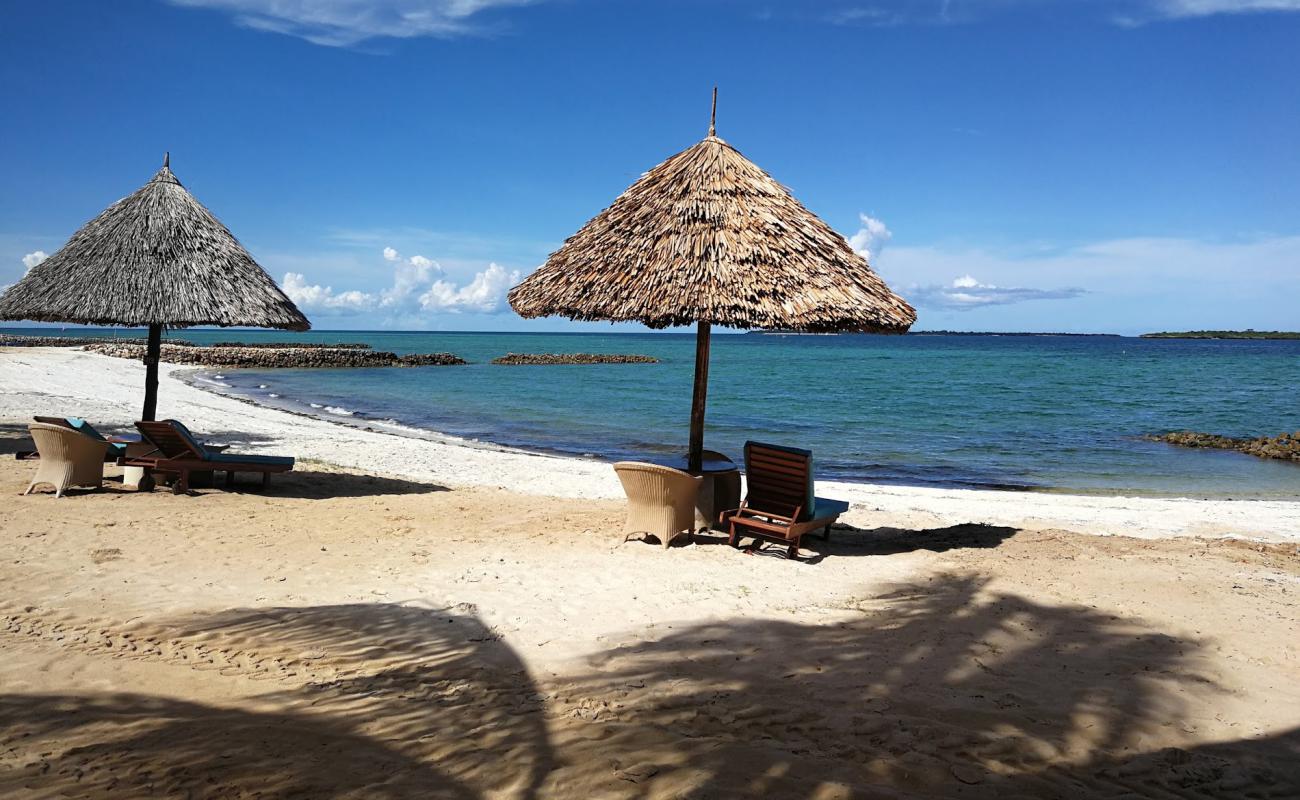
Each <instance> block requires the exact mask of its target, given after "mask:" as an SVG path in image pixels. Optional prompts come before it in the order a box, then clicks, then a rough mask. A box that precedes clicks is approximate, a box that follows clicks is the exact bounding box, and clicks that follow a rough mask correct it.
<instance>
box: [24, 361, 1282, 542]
mask: <svg viewBox="0 0 1300 800" xmlns="http://www.w3.org/2000/svg"><path fill="white" fill-rule="evenodd" d="M184 369H185V368H182V367H178V366H175V365H163V368H162V370H161V373H162V378H163V386H162V387H161V388H160V391H159V407H158V415H159V417H163V418H165V417H175V418H177V419H183V420H185V421H186V423H187V424H189V425H190V427H191V428H192V429H194V430H196V431H198V432H200V433H202V434H203V435H204V436H205V437H207V438H210V439H211V440H213V441H216V442H219V443H227V444H231V445H232V446H234V448H235V449H236V450H240V451H244V452H251V453H286V454H293V455H295V456H297V457H298V458H299V459H303V460H316V461H323V462H328V463H331V464H337V465H340V466H343V467H348V468H352V469H357V470H361V471H364V472H370V473H374V474H380V475H391V476H394V477H402V478H407V479H412V480H419V481H426V482H430V483H435V484H439V485H443V486H453V487H454V486H489V487H499V488H504V489H509V490H511V491H515V492H520V493H524V494H535V495H548V496H556V497H572V498H619V497H621V496H622V489H621V487H620V485H619V483H618V480H617V478H616V477H615V475H614V472H613V470H612V469H610V467H609V465H608V464H606V463H604V462H601V461H596V460H592V459H583V458H576V457H561V456H555V455H549V454H544V453H532V452H524V451H519V450H510V449H507V448H502V447H497V446H485V445H483V444H482V443H477V442H474V443H471V442H469V441H467V440H463V439H457V438H455V437H451V436H438V437H436V438H435V437H428V436H413V435H410V431H405V430H404V431H402V432H401V433H400V434H399V433H398V432H397V431H389V430H385V429H384V428H385V427H387V426H383V425H381V424H380V423H378V422H377V421H375V420H368V419H367V420H360V421H358V420H355V418H354V419H345V418H342V417H337V418H335V419H332V420H325V419H321V418H319V417H316V416H311V415H306V414H295V413H291V412H289V411H288V410H287V409H283V408H275V407H271V406H268V405H263V404H261V403H256V402H254V401H252V400H247V399H242V398H236V397H234V396H231V395H228V394H225V393H218V392H215V391H207V390H204V389H201V388H198V387H196V386H193V385H190V384H189V383H187V382H186V381H185V380H184V379H183V378H184V375H183V370H184ZM189 369H190V371H191V372H192V371H193V370H192V368H189ZM143 386H144V367H143V365H141V364H139V363H137V362H132V361H127V360H123V359H116V358H111V357H109V356H101V355H96V354H93V353H87V352H82V351H75V350H67V349H60V348H11V349H10V348H5V349H0V387H3V388H0V419H3V420H4V421H5V422H6V423H7V424H10V425H14V426H17V425H22V424H26V422H27V421H29V420H30V419H31V417H32V415H33V414H74V413H75V414H76V415H78V416H82V417H85V418H88V419H91V420H93V421H94V422H95V423H96V425H97V426H102V427H103V428H104V429H108V430H129V429H130V428H131V424H132V422H133V420H134V418H135V417H134V413H135V409H136V408H138V407H139V405H140V403H141V401H142V397H143ZM358 422H360V423H361V424H358ZM367 427H369V428H371V430H366V428H367ZM819 492H820V493H824V494H827V495H833V496H837V497H840V498H843V499H847V500H849V501H851V502H852V503H853V510H852V511H851V512H850V514H849V515H848V516H847V517H846V518H845V521H846V522H848V523H850V524H854V525H858V526H860V527H865V528H875V527H885V526H889V527H908V528H935V527H944V526H947V525H956V524H962V523H969V522H976V523H986V524H992V525H1012V526H1015V527H1021V528H1032V529H1046V528H1062V529H1066V530H1073V531H1078V532H1082V533H1101V534H1124V535H1128V536H1138V537H1146V538H1157V537H1167V536H1187V535H1191V536H1238V537H1244V538H1259V539H1267V540H1274V541H1300V502H1295V501H1287V500H1199V499H1165V498H1139V497H1114V496H1092V495H1087V496H1085V495H1069V494H1038V493H1008V492H999V491H991V490H974V489H934V488H921V487H908V486H890V485H877V484H856V483H837V482H831V481H823V482H819Z"/></svg>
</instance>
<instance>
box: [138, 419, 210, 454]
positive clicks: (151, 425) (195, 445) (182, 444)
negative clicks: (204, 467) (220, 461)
mask: <svg viewBox="0 0 1300 800" xmlns="http://www.w3.org/2000/svg"><path fill="white" fill-rule="evenodd" d="M135 427H136V429H137V430H139V431H140V435H141V436H143V437H144V438H145V441H147V442H149V444H151V445H153V446H154V447H156V448H158V452H160V453H162V454H163V455H164V456H165V457H167V458H198V459H204V460H206V459H207V458H208V451H207V450H205V449H203V445H202V444H200V443H199V442H198V440H196V439H195V438H194V436H193V435H192V434H191V433H190V431H189V429H188V428H186V427H185V426H184V425H182V424H181V423H179V422H177V421H176V420H174V419H164V420H161V421H159V422H144V421H141V422H137V423H136V424H135Z"/></svg>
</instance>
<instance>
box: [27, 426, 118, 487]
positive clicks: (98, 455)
mask: <svg viewBox="0 0 1300 800" xmlns="http://www.w3.org/2000/svg"><path fill="white" fill-rule="evenodd" d="M27 430H28V431H30V432H31V434H32V440H33V441H34V442H36V449H37V450H38V451H39V452H40V454H41V459H40V464H38V465H37V467H36V474H35V475H34V476H32V482H31V483H29V484H28V485H27V491H25V492H23V494H31V493H32V490H33V489H35V488H36V487H37V485H38V484H42V483H48V484H50V485H51V486H53V487H54V496H55V497H62V496H63V492H64V490H65V489H67V488H68V487H69V486H91V487H94V488H96V489H98V488H99V487H100V486H102V485H103V483H104V450H105V448H107V447H108V442H103V441H99V440H96V439H92V438H91V437H89V436H87V435H86V434H84V433H81V432H79V431H76V430H73V429H72V428H70V427H68V426H66V425H50V424H49V423H45V422H33V423H32V424H30V425H28V426H27Z"/></svg>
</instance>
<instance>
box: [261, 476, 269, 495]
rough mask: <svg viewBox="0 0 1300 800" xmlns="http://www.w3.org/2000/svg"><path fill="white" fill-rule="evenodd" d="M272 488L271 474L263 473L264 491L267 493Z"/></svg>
mask: <svg viewBox="0 0 1300 800" xmlns="http://www.w3.org/2000/svg"><path fill="white" fill-rule="evenodd" d="M270 488H271V473H269V472H263V473H262V491H264V492H265V491H266V490H267V489H270Z"/></svg>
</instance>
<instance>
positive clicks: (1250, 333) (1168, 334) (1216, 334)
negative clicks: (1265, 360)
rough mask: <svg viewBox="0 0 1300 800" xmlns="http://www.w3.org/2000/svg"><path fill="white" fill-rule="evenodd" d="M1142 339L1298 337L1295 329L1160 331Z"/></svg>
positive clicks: (1146, 334) (1145, 335)
mask: <svg viewBox="0 0 1300 800" xmlns="http://www.w3.org/2000/svg"><path fill="white" fill-rule="evenodd" d="M1141 338H1143V339H1300V332H1296V331H1255V330H1250V329H1249V328H1247V329H1246V330H1244V331H1160V332H1159V333H1144V334H1142V336H1141Z"/></svg>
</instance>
